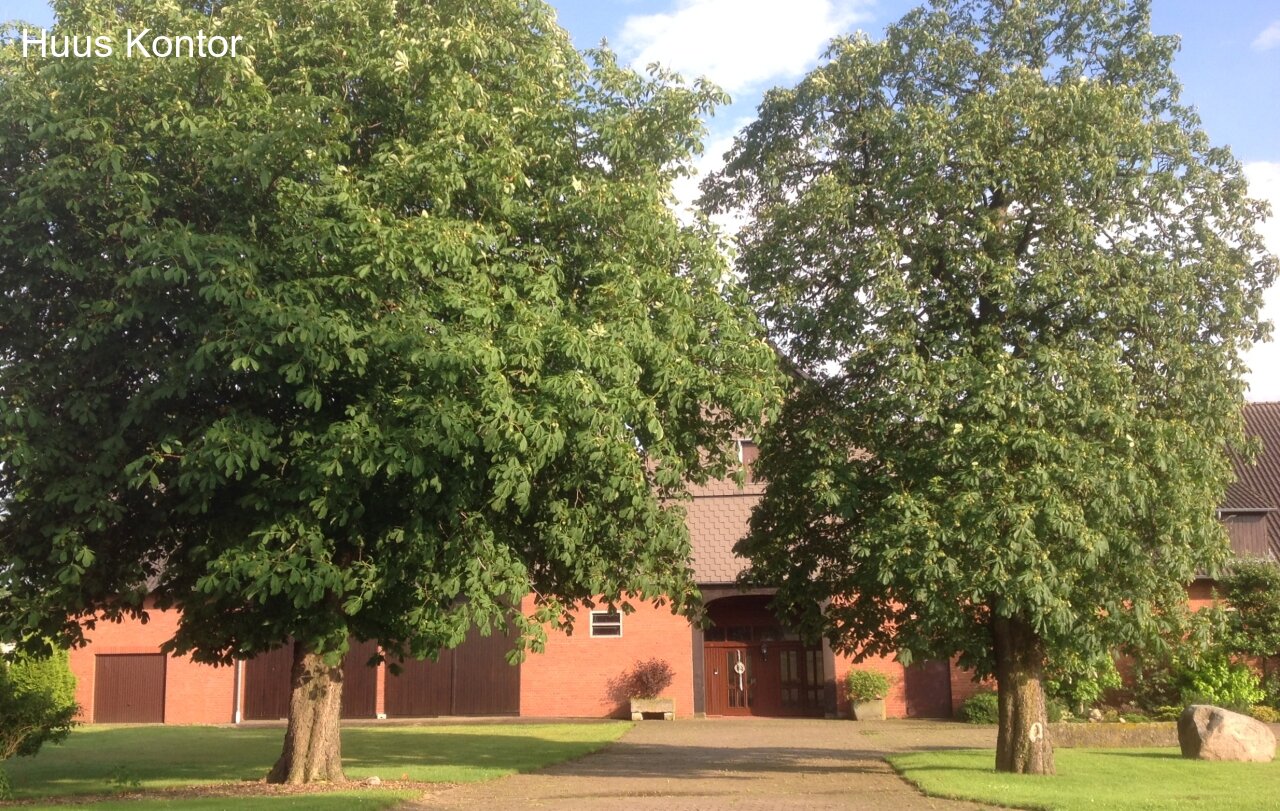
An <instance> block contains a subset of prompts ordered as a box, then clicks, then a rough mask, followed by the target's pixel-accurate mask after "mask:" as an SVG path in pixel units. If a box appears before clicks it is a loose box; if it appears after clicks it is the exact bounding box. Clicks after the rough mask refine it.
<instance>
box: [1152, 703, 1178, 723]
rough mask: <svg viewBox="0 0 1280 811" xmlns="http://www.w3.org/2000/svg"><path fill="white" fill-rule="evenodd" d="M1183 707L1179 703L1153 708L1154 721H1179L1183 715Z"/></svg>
mask: <svg viewBox="0 0 1280 811" xmlns="http://www.w3.org/2000/svg"><path fill="white" fill-rule="evenodd" d="M1182 709H1183V708H1182V707H1180V706H1178V705H1177V704H1166V705H1162V706H1159V707H1154V708H1152V710H1151V720H1152V721H1177V720H1178V717H1179V716H1180V715H1182Z"/></svg>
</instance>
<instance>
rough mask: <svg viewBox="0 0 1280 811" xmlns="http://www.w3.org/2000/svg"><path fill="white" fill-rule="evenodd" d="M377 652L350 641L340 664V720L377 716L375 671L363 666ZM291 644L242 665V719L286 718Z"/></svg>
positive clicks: (370, 647)
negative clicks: (343, 659) (345, 656)
mask: <svg viewBox="0 0 1280 811" xmlns="http://www.w3.org/2000/svg"><path fill="white" fill-rule="evenodd" d="M376 650H377V645H375V644H374V643H373V642H357V641H356V640H354V639H352V640H351V649H350V650H349V651H348V652H347V658H346V660H345V661H344V662H343V663H342V717H343V718H373V717H375V716H376V715H377V700H378V693H377V691H378V670H377V668H374V667H369V666H368V665H367V664H366V663H367V662H368V661H369V657H370V656H372V655H373V654H374V652H375V651H376ZM292 670H293V645H291V644H290V645H285V646H283V647H280V648H276V649H275V650H273V651H268V652H267V653H262V654H259V655H257V656H255V657H253V658H252V659H249V660H248V661H246V662H245V663H244V719H245V720H246V721H277V720H279V719H282V718H288V717H289V678H290V673H291V672H292Z"/></svg>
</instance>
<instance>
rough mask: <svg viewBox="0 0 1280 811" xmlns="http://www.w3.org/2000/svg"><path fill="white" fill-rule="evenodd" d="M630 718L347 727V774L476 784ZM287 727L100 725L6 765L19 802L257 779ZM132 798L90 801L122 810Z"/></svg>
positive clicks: (347, 798)
mask: <svg viewBox="0 0 1280 811" xmlns="http://www.w3.org/2000/svg"><path fill="white" fill-rule="evenodd" d="M629 728H630V724H628V723H625V722H612V723H599V724H493V725H490V724H483V725H475V726H461V725H458V726H377V727H375V726H367V727H355V728H348V729H344V730H343V732H342V753H343V762H344V764H345V766H346V772H347V776H348V777H350V778H355V779H358V778H363V777H368V776H370V775H375V774H376V775H378V776H379V777H381V778H382V779H383V780H421V781H428V782H441V783H467V782H473V781H477V780H489V779H492V778H495V777H501V776H502V775H506V774H512V773H514V772H519V771H528V770H531V769H536V768H539V767H542V766H546V765H548V764H551V763H556V762H558V761H562V760H567V759H570V758H574V757H578V756H580V755H584V754H586V753H588V752H592V751H594V750H596V749H599V748H600V747H602V746H604V745H605V744H607V743H609V742H611V741H614V740H616V739H617V738H618V737H619V736H620V735H621V734H622V733H623V732H625V731H626V730H627V729H629ZM283 737H284V731H283V730H282V729H279V728H272V729H267V728H253V729H246V728H239V729H237V728H231V727H179V726H172V727H164V726H115V727H112V726H92V727H83V728H81V729H78V730H76V731H75V732H73V733H72V735H71V737H70V738H68V739H67V741H66V743H63V744H61V745H58V746H47V747H45V748H44V749H43V750H42V751H41V752H40V754H39V755H37V756H36V757H34V758H16V759H14V760H10V761H8V762H7V763H5V764H4V767H5V769H6V770H7V771H8V772H9V776H10V778H11V780H12V783H13V792H14V797H15V799H39V798H53V797H58V796H65V795H73V794H101V793H112V792H116V791H123V790H126V789H137V788H139V787H140V788H142V789H144V790H145V789H150V788H163V787H168V786H189V785H197V784H201V783H225V782H232V781H237V780H256V779H258V778H261V777H262V776H263V775H264V774H266V772H267V769H269V768H270V766H271V764H272V762H273V761H274V760H275V758H276V756H277V755H278V754H279V753H280V745H281V741H282V739H283ZM407 796H408V795H406V794H404V793H403V792H401V793H396V792H390V791H386V790H369V791H351V792H343V793H342V794H340V795H337V794H335V795H309V796H283V797H262V798H260V799H256V800H254V801H252V802H249V801H248V798H243V797H237V798H235V799H234V800H233V801H229V800H228V799H227V798H207V799H204V798H201V799H195V798H191V799H182V800H173V801H168V800H156V801H148V802H146V803H128V804H127V805H128V806H129V807H137V806H139V805H145V806H146V807H147V808H153V807H154V808H167V807H179V806H181V807H183V808H226V807H229V805H230V804H231V803H234V806H235V808H236V809H240V808H254V807H257V806H258V805H261V806H264V807H266V806H269V807H270V808H272V809H281V811H284V809H288V808H299V809H301V808H319V809H327V808H332V809H334V810H335V811H337V809H341V808H353V807H360V808H370V809H373V808H385V807H387V806H389V805H393V804H395V803H398V802H400V801H401V800H403V799H405V798H406V797H407ZM125 805H126V804H125V803H119V802H116V803H101V804H95V805H81V806H77V807H79V808H119V807H124V806H125Z"/></svg>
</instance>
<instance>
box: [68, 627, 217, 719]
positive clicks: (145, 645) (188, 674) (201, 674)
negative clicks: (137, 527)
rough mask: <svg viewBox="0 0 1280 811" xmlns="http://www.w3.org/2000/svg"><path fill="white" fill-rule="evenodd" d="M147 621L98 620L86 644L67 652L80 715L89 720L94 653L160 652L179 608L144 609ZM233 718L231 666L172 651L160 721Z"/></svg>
mask: <svg viewBox="0 0 1280 811" xmlns="http://www.w3.org/2000/svg"><path fill="white" fill-rule="evenodd" d="M147 614H148V622H147V623H146V624H145V625H144V624H143V623H141V622H139V621H138V620H126V621H124V622H120V623H115V622H100V623H98V626H97V628H95V629H94V630H92V631H86V632H85V638H86V639H88V640H89V642H90V644H89V645H87V646H86V647H83V648H77V649H75V650H73V651H71V671H72V673H74V674H75V677H76V701H77V702H79V704H80V720H82V721H88V722H91V721H93V691H94V670H95V659H94V657H95V656H97V655H99V654H110V653H159V652H160V644H161V643H162V642H165V641H166V640H168V639H170V638H172V637H173V634H174V631H175V630H176V629H177V625H178V612H177V611H172V610H170V611H157V610H155V609H151V610H149V611H148V612H147ZM234 718H235V669H234V668H232V667H213V666H211V665H202V664H197V663H195V662H193V661H191V660H190V659H189V658H179V657H176V656H170V657H169V659H168V661H167V662H166V663H165V699H164V720H165V723H167V724H227V723H231V722H232V721H233V720H234Z"/></svg>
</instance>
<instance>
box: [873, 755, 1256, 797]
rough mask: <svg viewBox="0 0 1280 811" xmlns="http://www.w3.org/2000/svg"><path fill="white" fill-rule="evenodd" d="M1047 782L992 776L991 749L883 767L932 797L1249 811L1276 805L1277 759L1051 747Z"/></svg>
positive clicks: (895, 759) (900, 759) (896, 760)
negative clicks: (1214, 759) (1213, 759)
mask: <svg viewBox="0 0 1280 811" xmlns="http://www.w3.org/2000/svg"><path fill="white" fill-rule="evenodd" d="M1054 756H1055V758H1056V760H1057V766H1058V774H1057V775H1056V776H1054V777H1034V776H1028V775H1010V774H996V773H995V771H994V770H993V768H992V767H993V765H994V763H995V752H994V751H992V750H989V749H985V750H957V751H946V752H918V753H913V754H907V755H894V756H892V757H890V758H889V762H890V763H891V764H892V765H893V767H894V768H895V769H897V770H898V771H899V772H900V773H901V774H902V775H903V776H904V777H905V778H906V779H907V780H910V781H911V782H912V783H914V784H916V785H917V786H919V787H920V788H921V789H922V790H923V791H924V792H925V793H926V794H928V795H930V796H933V797H951V798H955V799H962V800H973V801H976V802H982V803H990V804H992V805H1003V806H1009V807H1013V808H1031V809H1044V810H1045V811H1082V810H1083V809H1089V811H1099V809H1106V810H1107V811H1157V809H1158V811H1182V810H1183V809H1213V811H1256V809H1260V808H1274V807H1276V805H1277V804H1278V803H1280V761H1273V762H1271V763H1209V762H1206V761H1198V760H1184V759H1183V758H1182V757H1181V756H1180V755H1179V754H1178V750H1177V749H1058V750H1057V751H1055V752H1054Z"/></svg>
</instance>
